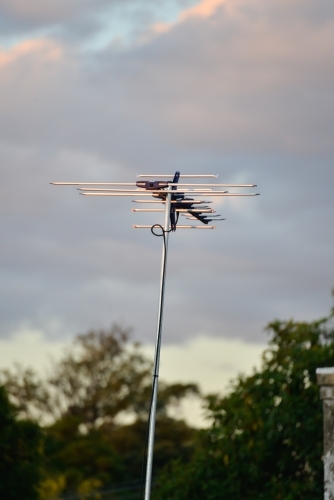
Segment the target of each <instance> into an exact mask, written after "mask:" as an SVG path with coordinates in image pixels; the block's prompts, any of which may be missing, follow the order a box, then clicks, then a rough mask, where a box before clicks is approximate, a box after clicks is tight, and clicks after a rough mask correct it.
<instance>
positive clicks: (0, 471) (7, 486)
mask: <svg viewBox="0 0 334 500" xmlns="http://www.w3.org/2000/svg"><path fill="white" fill-rule="evenodd" d="M41 438H42V433H41V430H40V429H39V427H38V425H36V424H35V423H33V422H29V421H25V420H22V421H17V420H16V418H15V413H14V410H13V408H12V407H11V406H10V403H9V400H8V397H7V394H6V391H5V389H4V388H3V387H0V498H3V499H6V500H22V499H23V498H24V499H25V500H37V499H38V498H39V495H38V484H39V482H40V479H41V461H42V455H41V442H42V439H41Z"/></svg>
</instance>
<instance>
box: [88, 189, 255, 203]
mask: <svg viewBox="0 0 334 500" xmlns="http://www.w3.org/2000/svg"><path fill="white" fill-rule="evenodd" d="M158 192H159V194H161V191H158ZM152 193H154V191H147V192H146V193H141V192H137V191H133V192H132V193H94V192H80V194H81V195H83V196H133V195H134V194H135V196H148V195H150V194H152ZM176 193H177V191H176ZM179 193H180V191H179ZM173 194H174V193H173ZM187 194H191V196H203V194H205V195H206V196H259V193H226V192H225V191H223V192H221V193H219V192H217V191H215V192H214V191H213V192H203V193H199V192H196V193H194V192H191V193H187ZM188 203H189V201H188Z"/></svg>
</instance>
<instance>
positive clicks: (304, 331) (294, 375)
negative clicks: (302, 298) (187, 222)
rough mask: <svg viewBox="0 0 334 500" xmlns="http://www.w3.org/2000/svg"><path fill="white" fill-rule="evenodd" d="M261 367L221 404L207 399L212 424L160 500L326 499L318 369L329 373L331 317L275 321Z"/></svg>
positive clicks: (333, 353)
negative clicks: (313, 320)
mask: <svg viewBox="0 0 334 500" xmlns="http://www.w3.org/2000/svg"><path fill="white" fill-rule="evenodd" d="M268 331H269V332H270V333H271V340H270V342H269V348H268V349H267V350H266V352H265V353H264V355H263V363H262V368H261V369H260V370H258V371H255V372H254V374H253V375H252V376H250V377H243V376H240V377H239V378H238V379H237V380H235V381H234V382H233V384H232V387H231V391H230V393H229V395H227V396H226V397H223V398H221V397H218V396H211V397H209V398H208V413H209V416H210V418H212V420H213V424H212V426H211V427H210V429H208V430H207V431H202V433H201V438H200V440H199V442H198V443H197V446H196V451H195V454H194V456H193V458H192V460H191V461H190V462H189V463H188V464H183V463H182V461H180V460H179V461H177V462H175V463H174V465H173V466H171V467H169V468H168V470H167V472H165V474H164V475H163V476H162V477H161V479H160V488H159V490H158V492H157V496H156V498H157V499H159V500H189V499H192V500H196V499H198V500H199V499H201V500H202V499H203V498H205V499H206V500H220V499H225V498H231V499H235V500H239V499H245V500H267V499H270V500H300V499H301V498H302V499H303V500H315V499H319V500H320V499H321V498H323V464H322V449H323V437H322V418H323V417H322V406H321V401H320V398H319V387H318V386H317V383H316V368H318V367H324V366H334V328H333V316H331V317H330V318H326V319H323V320H320V321H315V322H312V323H298V322H294V321H286V322H282V321H274V322H273V323H270V324H269V325H268Z"/></svg>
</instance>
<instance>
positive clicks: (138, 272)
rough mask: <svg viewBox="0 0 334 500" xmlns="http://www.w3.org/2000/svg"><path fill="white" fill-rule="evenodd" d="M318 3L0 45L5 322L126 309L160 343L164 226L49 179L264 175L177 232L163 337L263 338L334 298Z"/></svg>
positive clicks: (119, 313) (246, 8)
mask: <svg viewBox="0 0 334 500" xmlns="http://www.w3.org/2000/svg"><path fill="white" fill-rule="evenodd" d="M204 5H205V4H204V3H201V4H199V6H202V7H203V6H204ZM206 5H207V6H208V5H210V4H206ZM211 5H213V4H211ZM313 5H314V4H311V2H309V1H308V0H307V1H306V0H305V1H302V0H298V1H297V0H296V2H289V3H287V2H285V1H283V2H282V1H281V2H279V1H274V2H271V3H270V4H269V3H268V2H265V1H258V2H248V1H247V0H240V1H235V2H228V1H226V2H225V3H223V4H222V5H219V6H218V7H217V8H216V9H215V10H212V13H211V14H210V15H207V16H205V15H191V16H190V15H189V16H188V15H186V13H187V12H192V11H191V9H190V10H185V11H184V16H183V17H182V16H181V18H182V19H181V18H180V19H181V21H180V22H177V23H175V24H173V25H171V28H170V29H169V30H168V31H165V32H164V33H161V34H156V33H155V34H153V35H152V32H150V33H149V35H150V36H149V38H148V39H146V42H145V43H143V42H139V41H138V42H136V43H133V44H132V45H131V46H127V48H124V47H121V48H120V47H118V48H116V47H115V46H114V45H111V46H109V47H108V48H107V49H104V50H101V51H99V52H94V53H93V52H87V51H78V50H76V49H75V48H73V45H72V44H71V43H69V42H68V41H67V39H66V38H61V36H60V35H59V38H57V39H55V38H52V37H51V36H50V37H48V38H46V37H43V38H36V37H35V38H32V39H29V40H26V41H25V42H22V43H19V44H17V45H15V46H13V47H12V48H11V49H10V50H2V51H1V53H0V62H1V68H0V69H1V71H0V92H1V96H2V97H1V101H0V111H1V113H0V135H1V151H0V161H1V165H2V183H1V185H0V189H1V202H0V203H1V211H2V213H3V214H4V215H5V217H3V219H2V222H1V232H2V235H4V238H3V252H2V257H1V259H2V260H1V269H2V270H1V272H2V289H1V304H2V311H1V313H2V314H1V317H2V330H1V332H2V333H1V334H2V335H3V336H6V335H7V336H9V335H13V334H14V333H15V332H17V331H20V329H21V328H22V325H26V327H29V328H31V329H38V330H42V331H45V333H46V335H49V336H52V337H53V338H55V337H66V336H69V335H70V334H71V333H72V334H73V333H75V332H78V331H85V330H86V329H88V328H90V327H95V326H96V327H100V326H105V327H107V326H108V325H109V324H110V322H111V321H112V320H114V319H116V320H117V319H123V320H124V321H125V322H127V323H129V324H132V325H133V326H134V327H135V328H136V329H137V331H138V337H139V338H141V339H144V340H146V341H148V342H153V338H154V332H155V319H156V309H155V308H156V304H157V293H158V284H159V283H158V277H159V270H160V255H161V241H160V240H158V238H155V239H154V238H153V236H151V235H150V233H149V232H148V233H146V232H145V231H143V232H141V233H140V232H135V231H133V230H132V228H131V226H132V223H133V222H134V221H135V220H136V221H138V222H140V221H144V220H145V221H146V220H147V221H151V220H152V219H151V218H149V217H147V218H144V216H140V215H138V214H132V213H131V211H130V210H131V208H130V207H131V203H130V200H116V199H113V200H110V199H107V200H105V199H104V200H97V199H94V200H91V199H89V200H88V199H86V198H84V197H80V196H78V195H77V193H76V190H75V189H70V188H69V189H67V188H64V189H61V188H55V187H51V186H50V185H49V182H50V181H53V180H80V181H90V180H95V181H102V180H115V181H131V180H134V179H135V175H136V174H137V173H139V172H141V171H146V172H147V171H151V172H157V173H159V172H166V171H169V172H173V171H175V170H176V169H180V170H181V171H183V172H188V173H192V172H193V173H199V172H202V171H206V172H210V173H211V172H212V173H218V174H220V180H221V181H222V182H225V181H226V182H257V183H258V184H259V191H260V192H261V196H260V197H258V198H256V199H247V200H243V201H238V202H237V203H235V202H232V200H230V201H225V202H224V203H222V204H221V205H220V206H219V213H222V215H223V216H224V217H225V216H226V218H227V220H226V221H224V222H222V223H221V226H220V227H219V230H217V231H216V232H212V233H211V232H208V233H210V234H207V233H205V235H203V233H202V232H198V233H199V234H198V233H196V232H195V234H186V233H185V232H182V231H181V230H180V231H177V233H176V234H175V235H172V236H171V241H170V255H169V262H168V276H167V290H166V313H165V319H164V332H165V333H164V335H165V337H164V339H165V341H166V342H170V343H176V342H179V343H180V342H183V341H185V340H186V339H187V338H190V337H194V336H196V335H214V336H217V337H219V336H220V337H230V338H231V337H233V338H243V339H248V340H252V341H260V340H261V341H262V339H263V333H262V328H263V326H264V325H265V324H266V323H267V322H268V321H269V320H271V319H273V318H274V317H281V318H288V317H291V316H295V317H296V318H298V319H313V318H316V317H318V316H323V315H324V314H326V313H327V312H328V310H329V308H330V295H329V292H330V289H331V287H332V286H333V283H332V277H331V275H330V273H328V269H331V268H332V265H333V258H332V256H333V252H332V248H333V243H334V242H333V234H332V232H331V231H330V229H329V228H330V227H331V224H332V212H333V196H332V184H333V169H332V164H333V143H332V136H331V130H332V129H333V116H334V114H333V109H332V108H333V99H332V96H333V83H332V82H333V70H332V68H333V54H332V51H331V46H332V41H333V39H332V33H333V31H332V29H333V19H334V14H333V9H332V6H331V4H329V3H326V2H324V3H321V6H319V5H318V4H317V6H316V7H315V6H313ZM193 12H195V11H193ZM203 12H209V10H208V11H204V10H203ZM74 17H75V20H76V21H78V19H79V17H80V16H76V15H75V16H74ZM57 36H58V35H57ZM135 218H136V219H135ZM27 325H28V326H27Z"/></svg>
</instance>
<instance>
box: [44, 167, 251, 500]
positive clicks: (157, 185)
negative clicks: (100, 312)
mask: <svg viewBox="0 0 334 500" xmlns="http://www.w3.org/2000/svg"><path fill="white" fill-rule="evenodd" d="M137 177H138V178H139V179H140V180H137V181H136V182H135V183H133V182H123V183H122V182H51V184H53V185H57V186H77V189H78V190H79V193H80V194H81V195H83V196H122V197H133V198H137V197H140V198H141V199H139V200H138V199H134V200H132V201H133V202H134V203H144V204H148V205H151V204H160V205H162V208H132V211H133V212H134V213H159V212H164V214H165V221H164V226H162V225H160V224H153V225H143V224H142V225H140V224H134V225H133V227H134V228H135V229H151V231H152V233H153V234H154V235H156V236H162V237H163V247H162V262H161V279H160V293H159V306H158V321H157V335H156V344H155V355H154V365H153V383H152V398H151V408H150V415H149V422H148V426H149V429H148V430H149V431H148V443H147V463H146V478H145V497H144V498H145V500H150V496H151V484H152V468H153V448H154V435H155V420H156V407H157V396H158V377H159V365H160V349H161V333H162V317H163V305H164V292H165V276H166V265H167V250H168V237H169V233H170V232H171V231H173V232H174V231H175V230H176V228H178V229H215V228H216V226H215V225H210V224H209V223H210V222H216V221H220V220H224V219H223V218H222V217H221V215H219V214H216V211H215V210H214V209H213V208H211V207H209V206H208V205H209V204H211V203H212V201H213V200H212V199H211V198H214V199H215V198H216V197H221V198H223V197H230V196H257V195H258V193H234V192H232V193H230V192H229V191H227V190H226V189H224V188H251V187H256V184H218V183H182V182H179V179H183V178H186V179H189V178H190V179H208V178H211V179H212V178H217V177H218V176H217V175H209V174H203V175H198V174H197V175H189V174H185V175H184V174H183V175H181V174H180V172H175V174H173V175H161V174H140V175H138V176H137ZM151 178H154V179H157V180H154V181H151V180H149V179H151ZM141 179H145V180H141ZM152 198H153V199H152ZM207 198H209V200H206V199H207ZM151 206H152V205H151ZM180 215H182V216H184V217H186V219H187V220H190V221H196V223H197V224H195V225H194V224H178V221H179V216H180ZM198 222H200V223H201V224H200V225H198ZM157 227H159V228H160V230H161V234H157V233H156V232H155V229H156V228H157Z"/></svg>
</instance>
